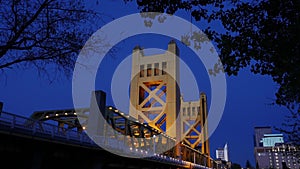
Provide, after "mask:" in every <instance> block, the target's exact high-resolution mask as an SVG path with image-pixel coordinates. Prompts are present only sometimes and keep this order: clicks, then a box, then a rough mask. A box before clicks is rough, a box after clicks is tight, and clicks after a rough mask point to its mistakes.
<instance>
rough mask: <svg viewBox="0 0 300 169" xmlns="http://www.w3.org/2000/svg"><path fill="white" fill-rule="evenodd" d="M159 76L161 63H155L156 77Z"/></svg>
mask: <svg viewBox="0 0 300 169" xmlns="http://www.w3.org/2000/svg"><path fill="white" fill-rule="evenodd" d="M157 75H159V63H154V76H157Z"/></svg>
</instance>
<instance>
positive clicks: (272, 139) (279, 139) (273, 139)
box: [260, 134, 284, 147]
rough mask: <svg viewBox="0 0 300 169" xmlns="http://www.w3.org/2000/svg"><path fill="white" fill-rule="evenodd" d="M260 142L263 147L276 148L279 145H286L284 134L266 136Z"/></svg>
mask: <svg viewBox="0 0 300 169" xmlns="http://www.w3.org/2000/svg"><path fill="white" fill-rule="evenodd" d="M260 142H261V143H262V145H263V147H274V146H275V144H277V143H284V141H283V134H264V137H263V138H262V139H261V141H260Z"/></svg>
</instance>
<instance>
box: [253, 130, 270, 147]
mask: <svg viewBox="0 0 300 169" xmlns="http://www.w3.org/2000/svg"><path fill="white" fill-rule="evenodd" d="M265 134H272V128H271V127H269V126H267V127H255V128H254V147H262V146H263V144H262V142H261V139H262V138H263V137H264V135H265Z"/></svg>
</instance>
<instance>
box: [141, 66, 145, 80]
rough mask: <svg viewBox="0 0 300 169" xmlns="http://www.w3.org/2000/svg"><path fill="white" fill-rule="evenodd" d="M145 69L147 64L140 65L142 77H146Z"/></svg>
mask: <svg viewBox="0 0 300 169" xmlns="http://www.w3.org/2000/svg"><path fill="white" fill-rule="evenodd" d="M144 69H145V66H144V65H140V77H144V73H145V72H144Z"/></svg>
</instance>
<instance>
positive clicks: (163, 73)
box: [161, 62, 167, 75]
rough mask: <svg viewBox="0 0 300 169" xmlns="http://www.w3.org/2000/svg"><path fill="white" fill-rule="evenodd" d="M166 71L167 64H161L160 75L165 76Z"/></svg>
mask: <svg viewBox="0 0 300 169" xmlns="http://www.w3.org/2000/svg"><path fill="white" fill-rule="evenodd" d="M166 69H167V62H162V73H161V74H162V75H165V74H166Z"/></svg>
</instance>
